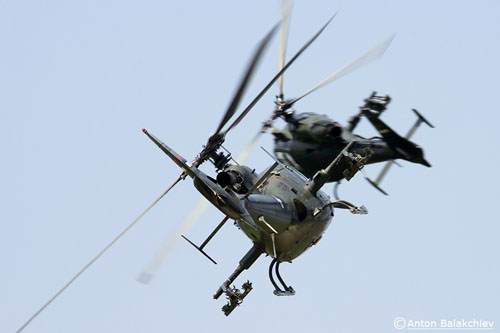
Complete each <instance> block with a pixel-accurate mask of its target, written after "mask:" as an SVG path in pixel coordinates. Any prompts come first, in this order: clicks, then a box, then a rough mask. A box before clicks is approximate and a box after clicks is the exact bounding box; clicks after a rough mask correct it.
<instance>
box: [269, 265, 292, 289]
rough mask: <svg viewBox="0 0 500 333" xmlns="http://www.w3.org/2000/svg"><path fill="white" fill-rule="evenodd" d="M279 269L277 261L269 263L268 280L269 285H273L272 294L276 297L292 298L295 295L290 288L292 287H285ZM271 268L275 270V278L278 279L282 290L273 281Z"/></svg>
mask: <svg viewBox="0 0 500 333" xmlns="http://www.w3.org/2000/svg"><path fill="white" fill-rule="evenodd" d="M279 267H280V262H279V261H278V259H273V261H271V264H270V265H269V279H270V280H271V283H272V284H273V286H274V288H275V289H274V292H273V293H274V294H275V295H276V296H293V295H295V290H294V289H293V288H292V286H287V284H286V283H285V281H283V278H282V277H281V275H280V271H279ZM273 268H274V269H275V273H276V276H277V277H278V280H279V282H280V283H281V285H282V286H283V288H284V290H283V289H281V288H280V287H279V286H278V284H277V283H276V281H274V277H273Z"/></svg>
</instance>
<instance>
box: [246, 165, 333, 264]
mask: <svg viewBox="0 0 500 333" xmlns="http://www.w3.org/2000/svg"><path fill="white" fill-rule="evenodd" d="M307 180H308V179H307V178H306V177H304V175H302V174H301V173H300V172H298V171H297V170H294V169H293V168H291V167H288V166H279V167H277V168H276V169H275V170H274V171H273V173H272V174H271V176H270V177H269V178H268V179H267V180H266V182H265V183H264V184H263V186H262V187H261V189H260V191H259V192H260V193H259V194H251V195H249V196H248V199H247V200H245V207H246V209H247V210H248V212H249V213H250V215H251V216H252V218H253V219H254V221H257V224H258V225H259V230H256V229H255V228H251V227H249V226H248V224H247V223H245V221H243V220H238V222H237V223H238V226H239V227H240V228H241V229H242V230H243V232H244V233H245V234H246V235H247V236H248V237H249V238H250V239H251V240H252V241H253V242H255V243H257V244H259V245H260V246H261V247H262V248H263V250H264V251H265V252H266V253H267V254H269V255H271V256H273V257H274V256H276V258H277V259H278V260H279V261H291V260H293V259H294V258H296V257H298V256H299V255H300V254H302V253H303V252H304V251H305V250H306V249H307V248H308V247H310V246H311V245H313V244H316V243H317V242H318V241H319V239H320V238H321V236H322V234H323V233H324V232H325V230H326V229H327V227H328V225H329V224H330V222H331V219H332V217H333V208H332V207H331V206H328V207H326V208H325V209H324V210H323V211H322V212H321V213H320V214H317V215H316V216H313V213H314V211H315V210H316V209H320V208H322V207H323V206H325V205H326V204H327V203H328V202H329V199H330V198H329V196H328V195H326V194H325V193H323V192H322V191H318V192H317V193H316V194H315V195H313V194H311V193H310V192H308V191H304V185H305V184H306V182H307ZM273 238H274V240H273Z"/></svg>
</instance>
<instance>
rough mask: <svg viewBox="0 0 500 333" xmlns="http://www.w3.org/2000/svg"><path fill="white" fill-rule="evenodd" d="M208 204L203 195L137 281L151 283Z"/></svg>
mask: <svg viewBox="0 0 500 333" xmlns="http://www.w3.org/2000/svg"><path fill="white" fill-rule="evenodd" d="M208 204H209V202H208V200H207V199H205V198H204V197H201V199H200V201H198V204H197V205H196V206H195V208H194V209H193V210H191V212H190V213H189V214H188V215H187V216H186V217H185V218H184V220H183V221H182V222H181V223H180V224H179V225H178V226H177V228H176V229H175V231H174V233H173V234H171V235H170V237H169V238H168V239H167V241H166V242H165V243H164V244H163V245H162V247H161V248H160V249H159V250H158V252H157V253H156V254H155V255H154V257H153V259H152V260H151V261H150V262H149V264H148V265H147V266H146V268H144V270H143V271H142V273H141V274H140V275H139V276H138V277H137V281H139V282H141V283H143V284H149V283H150V282H151V280H152V279H153V278H154V277H155V275H156V274H157V273H158V271H159V269H160V267H161V265H162V264H163V262H165V260H166V259H167V257H168V256H169V255H170V253H171V252H172V251H173V249H174V248H175V247H176V246H177V244H178V243H179V241H180V239H181V235H183V234H185V233H187V232H188V231H189V229H191V227H192V226H193V225H194V223H195V222H196V221H198V220H199V219H200V217H201V215H202V214H203V212H204V211H205V210H206V209H207V207H208Z"/></svg>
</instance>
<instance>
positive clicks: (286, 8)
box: [278, 0, 292, 96]
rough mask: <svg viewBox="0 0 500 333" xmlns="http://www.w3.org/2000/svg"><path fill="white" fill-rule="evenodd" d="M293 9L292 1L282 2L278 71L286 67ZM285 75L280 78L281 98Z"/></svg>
mask: <svg viewBox="0 0 500 333" xmlns="http://www.w3.org/2000/svg"><path fill="white" fill-rule="evenodd" d="M291 9H292V0H282V1H281V30H280V50H279V55H278V71H281V69H282V68H283V66H285V53H286V44H287V43H286V41H287V39H288V28H289V27H290V12H291ZM283 79H284V75H281V76H280V77H279V78H278V87H279V89H280V96H283Z"/></svg>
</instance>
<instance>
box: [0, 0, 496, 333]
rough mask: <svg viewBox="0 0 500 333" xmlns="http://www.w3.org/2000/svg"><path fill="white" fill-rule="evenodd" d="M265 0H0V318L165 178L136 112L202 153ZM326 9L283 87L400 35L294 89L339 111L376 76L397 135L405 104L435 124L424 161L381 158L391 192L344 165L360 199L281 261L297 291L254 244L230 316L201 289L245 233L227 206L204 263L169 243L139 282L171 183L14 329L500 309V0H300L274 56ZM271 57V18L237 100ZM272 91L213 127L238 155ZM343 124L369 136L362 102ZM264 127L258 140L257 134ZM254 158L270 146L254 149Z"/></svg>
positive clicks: (387, 319) (174, 195) (264, 13)
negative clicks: (253, 259)
mask: <svg viewBox="0 0 500 333" xmlns="http://www.w3.org/2000/svg"><path fill="white" fill-rule="evenodd" d="M279 8H280V6H279V1H196V2H195V1H183V2H179V1H150V0H147V1H116V0H100V1H95V0H94V1H55V0H47V1H11V0H0V48H1V49H0V124H1V126H2V131H0V136H1V140H0V142H1V151H2V163H1V173H0V174H1V177H2V182H1V187H0V188H1V190H0V203H1V212H2V224H1V225H2V232H0V259H1V262H2V272H3V273H2V274H1V275H0V295H1V301H0V331H2V332H13V331H15V330H16V329H17V328H19V326H20V325H21V324H22V323H23V322H24V321H25V320H26V319H28V317H29V316H30V315H31V314H33V312H35V311H36V310H37V309H38V308H39V307H40V306H41V305H42V304H43V303H45V302H46V301H47V300H48V299H49V298H50V297H51V296H52V295H53V294H54V293H55V292H57V290H59V288H61V287H62V286H63V285H64V283H66V282H67V281H68V280H69V279H70V278H71V277H72V276H73V275H74V274H75V273H76V272H77V271H78V270H79V269H80V268H81V267H82V266H83V265H84V264H86V263H87V262H88V261H89V260H90V259H91V258H92V257H93V256H94V255H95V254H97V252H99V251H100V249H101V248H102V247H103V246H105V245H106V244H107V243H108V242H109V241H110V240H111V239H112V238H113V237H114V236H115V235H116V234H117V233H118V232H120V231H121V230H122V229H123V228H124V227H125V226H126V225H127V224H128V223H130V222H131V221H132V220H133V219H134V218H135V217H136V216H137V215H138V214H139V213H140V212H141V211H142V210H143V209H144V208H146V207H147V206H148V205H149V203H150V202H151V201H153V200H154V198H155V197H156V196H158V195H159V194H160V193H161V192H162V191H163V190H164V189H165V188H166V187H167V186H168V185H169V184H170V183H171V182H172V181H173V180H174V179H175V178H176V177H177V176H178V174H179V170H178V169H177V167H176V166H175V165H174V164H173V163H171V161H169V160H168V159H167V158H166V156H165V155H164V154H163V153H162V152H161V151H159V150H158V149H157V147H155V146H154V145H153V144H152V143H151V142H150V141H149V140H148V139H147V138H146V137H145V136H144V135H143V134H142V133H141V131H140V129H141V128H142V127H146V128H148V129H149V130H150V131H151V132H152V133H154V134H155V135H156V136H158V137H159V138H161V139H162V140H163V141H165V142H167V143H168V144H169V145H171V146H172V147H173V148H174V149H176V150H177V151H178V152H180V153H182V154H183V155H184V156H185V157H186V158H188V159H191V158H192V157H194V155H195V154H196V153H198V152H199V151H200V148H201V145H202V144H203V143H205V140H206V137H207V136H208V135H209V134H210V133H211V132H213V131H214V130H215V128H216V126H217V124H218V122H219V120H220V118H221V116H222V112H223V111H224V110H225V108H226V106H227V103H228V102H229V99H230V97H231V95H232V93H233V90H234V87H235V85H236V83H237V81H238V80H239V78H240V75H241V72H242V70H243V68H244V66H245V64H246V62H247V60H248V57H249V55H250V53H251V51H252V50H253V48H254V46H255V45H256V43H257V42H258V40H260V38H262V36H264V34H265V33H266V32H267V31H268V30H269V29H270V27H271V26H272V25H273V24H274V23H275V22H276V21H277V20H278V17H279ZM339 9H340V11H339V14H338V15H337V17H336V18H335V19H334V21H333V22H332V24H331V25H330V26H329V27H328V29H327V30H326V31H325V32H324V34H323V35H322V36H321V37H320V38H319V39H318V40H317V41H316V42H315V44H313V45H312V46H311V47H310V49H309V50H308V51H307V52H306V53H305V54H304V56H303V57H301V58H300V59H299V60H298V61H297V62H296V63H295V64H294V66H293V68H291V69H290V70H289V71H288V72H287V74H286V76H285V94H286V96H287V97H294V96H297V95H299V94H301V93H303V92H304V91H305V90H307V89H308V88H310V87H311V86H313V85H314V84H315V83H317V82H318V81H319V80H321V79H323V78H324V77H325V76H326V75H328V74H329V73H330V72H332V71H334V70H335V69H337V68H338V67H340V66H342V65H343V64H345V63H346V62H348V61H349V60H351V59H353V58H354V57H356V56H358V55H360V54H361V53H363V52H364V51H365V50H367V49H368V48H369V47H371V46H373V45H375V44H376V43H378V42H380V41H382V40H384V39H385V38H387V37H388V36H390V35H391V34H393V33H397V35H396V38H395V39H394V41H393V43H392V45H391V46H390V48H389V49H388V51H387V52H386V54H385V55H384V57H383V58H382V59H381V60H379V61H377V62H376V63H374V64H371V65H369V66H367V67H365V68H362V69H360V70H359V71H357V72H355V73H353V74H352V75H349V76H347V77H344V78H342V79H341V80H339V81H336V82H334V83H332V84H331V85H329V86H327V87H325V88H323V89H322V90H319V91H317V92H315V93H314V94H312V95H310V96H308V97H307V98H305V99H304V100H301V101H300V102H299V103H297V105H296V107H295V108H296V109H297V110H298V111H314V112H320V113H326V114H328V115H330V116H331V117H332V118H334V119H336V120H338V121H340V122H341V123H343V124H345V123H346V121H347V119H348V118H349V117H350V116H351V115H352V114H353V113H354V112H356V111H357V107H358V106H359V105H361V104H362V99H363V98H365V97H366V96H368V95H369V94H370V93H371V91H372V90H377V91H378V92H379V93H381V94H390V95H391V97H393V102H392V103H391V104H390V106H389V110H388V111H387V112H386V113H385V114H384V115H383V118H384V119H385V120H386V121H387V122H388V123H389V124H390V125H391V126H392V127H393V128H394V129H396V130H398V131H399V132H400V133H402V134H404V133H406V131H407V130H408V129H409V128H410V126H411V125H412V124H413V122H414V115H413V113H412V112H411V111H410V109H411V108H416V109H418V110H420V112H422V113H423V114H424V115H425V116H426V117H427V118H428V119H429V120H430V121H431V122H432V123H433V124H434V125H435V126H436V128H435V129H430V128H426V127H422V129H421V130H419V131H418V132H417V134H416V135H415V136H414V140H415V142H417V143H419V144H420V145H422V146H423V147H424V149H425V152H426V158H427V159H428V160H429V162H430V163H431V164H432V165H433V167H432V168H430V169H428V168H425V167H423V166H420V165H413V164H409V163H403V164H404V167H403V168H393V170H392V171H391V173H390V174H389V177H388V178H387V179H386V180H385V181H384V182H383V184H382V186H383V188H384V189H385V190H387V191H388V192H389V193H390V196H388V197H384V196H382V195H380V194H379V193H378V192H377V191H376V190H374V189H372V188H371V187H370V186H369V185H368V184H367V183H366V182H365V181H364V180H363V179H362V177H361V175H360V176H358V177H357V178H356V179H354V180H353V181H351V182H350V183H348V184H344V185H342V186H341V188H340V193H341V196H342V198H344V199H346V200H349V201H352V202H354V203H356V204H365V205H366V206H367V208H368V210H369V212H370V213H369V214H368V215H366V216H354V215H350V214H348V213H345V212H337V214H336V216H335V218H334V220H333V223H332V225H331V226H330V229H329V230H328V231H327V233H326V234H325V236H324V238H323V240H322V241H321V242H320V243H319V244H318V245H317V246H315V247H314V248H312V249H310V250H309V251H307V252H306V253H305V254H304V255H303V256H301V257H299V258H297V259H296V260H295V261H294V263H293V264H291V265H290V264H283V265H282V274H283V276H284V277H285V278H286V281H287V282H288V283H290V284H291V285H292V286H293V287H294V288H295V289H296V291H297V295H296V296H294V297H289V298H278V297H275V296H274V295H273V294H272V290H273V288H272V286H271V284H270V283H269V281H268V277H267V268H268V264H269V261H270V260H269V258H265V257H262V258H260V259H259V260H258V261H257V263H256V264H255V265H254V266H253V267H252V268H251V270H249V271H247V272H245V273H244V274H242V275H241V277H240V279H239V280H237V282H238V284H241V283H242V282H244V281H245V280H246V279H249V280H251V281H252V282H253V283H254V290H253V291H252V293H251V294H250V295H249V296H248V297H247V299H246V300H245V302H244V303H243V305H242V306H241V307H240V308H238V309H236V310H235V311H234V312H233V314H232V315H231V316H230V317H229V318H226V317H225V316H224V315H223V314H222V312H221V311H220V307H221V306H222V305H223V302H222V300H221V299H220V300H218V301H214V300H213V299H212V297H211V295H212V293H213V292H214V291H215V290H216V289H217V288H218V286H219V285H220V284H221V283H222V282H223V281H224V280H225V279H226V278H227V277H228V275H229V274H230V273H231V272H232V271H233V270H234V269H235V268H236V266H237V263H238V261H239V259H240V258H241V257H242V256H243V255H244V253H245V252H246V251H247V250H248V249H249V248H250V246H251V243H250V241H249V240H248V239H247V238H246V237H245V235H244V234H243V233H241V232H240V231H239V230H237V229H236V228H234V227H233V226H232V225H231V224H228V225H227V226H225V227H224V229H223V230H222V232H221V233H220V234H218V235H217V236H216V237H215V238H214V240H213V242H212V243H211V244H210V245H209V246H208V247H207V248H206V250H207V252H208V253H210V254H211V255H212V256H213V257H214V258H215V259H216V260H217V261H218V262H219V265H217V266H214V265H213V264H211V263H210V262H209V261H208V260H206V259H205V258H204V257H203V256H201V255H200V254H199V253H198V252H197V251H195V250H194V249H193V248H192V247H190V246H189V245H188V244H185V243H180V245H179V246H178V247H177V248H176V250H175V251H174V253H172V255H171V256H170V257H169V260H168V262H167V263H166V264H165V266H163V268H162V270H161V271H160V272H159V274H158V276H157V277H156V278H155V280H154V281H153V283H152V284H151V285H149V286H144V285H142V284H139V283H137V282H136V280H135V277H136V276H137V275H138V274H139V273H140V272H141V270H142V269H143V268H144V265H145V264H146V263H147V262H148V261H149V259H150V258H151V257H152V256H153V254H154V253H155V251H156V250H157V249H158V248H159V247H160V246H161V244H162V243H163V242H164V241H165V239H167V238H168V236H169V235H170V234H171V233H172V231H173V230H174V229H175V227H176V225H177V223H178V222H180V221H181V220H182V219H183V217H184V216H185V215H186V214H187V213H188V212H189V211H190V209H191V208H192V207H193V205H194V204H195V203H196V202H197V200H198V194H197V192H196V191H195V189H194V188H193V186H192V185H191V183H190V181H185V182H183V183H181V184H180V185H178V186H177V187H176V188H175V189H174V190H173V191H172V192H171V193H170V195H169V196H167V197H166V198H164V199H163V200H162V201H161V202H160V203H159V204H158V205H157V206H156V207H155V208H154V209H153V210H152V211H151V212H150V213H149V214H148V215H147V216H146V217H145V218H144V219H143V220H142V222H141V223H140V224H138V225H137V226H136V227H135V228H134V229H133V230H131V231H130V232H129V233H128V234H127V235H126V236H125V237H124V238H123V239H121V240H120V241H119V242H118V243H117V244H116V245H115V247H113V248H112V249H111V250H110V251H109V252H108V253H107V254H106V255H104V256H103V257H102V258H101V260H99V261H98V262H97V263H96V264H95V265H94V266H92V267H91V268H90V269H89V270H88V271H87V272H86V273H85V274H84V275H82V276H81V278H80V279H78V280H77V281H76V282H75V283H74V284H73V285H72V286H71V287H70V288H69V289H68V290H67V291H66V292H65V293H64V294H62V295H61V296H60V297H59V298H58V299H57V300H56V301H55V302H54V303H53V304H52V305H51V306H50V307H49V308H47V309H46V311H44V312H43V313H42V314H41V315H40V316H39V317H38V318H36V319H35V320H34V321H33V322H32V324H31V325H30V326H29V327H28V328H27V329H26V332H201V331H217V332H235V331H238V332H255V331H257V330H258V331H261V332H267V331H285V330H286V331H288V332H350V331H351V332H367V331H369V332H390V331H393V330H394V327H393V320H394V318H396V317H398V316H403V317H406V318H408V319H414V320H420V319H422V320H440V319H462V318H464V319H474V318H475V319H483V320H494V321H496V322H497V326H498V325H500V315H499V314H500V286H499V283H498V281H500V264H499V262H500V261H499V260H498V256H499V253H500V245H499V241H498V239H499V234H500V226H499V219H498V216H497V210H496V208H497V206H498V199H499V197H500V195H499V194H500V193H499V185H500V184H499V177H498V171H497V168H498V162H499V153H498V142H499V139H500V135H499V134H498V123H499V120H500V116H499V114H500V113H499V110H498V96H499V93H498V89H499V85H498V78H499V77H500V44H499V41H500V19H499V18H500V2H498V1H495V0H490V1H486V0H485V1H482V0H481V1H473V2H466V1H401V0H394V1H392V0H391V1H382V2H381V1H368V0H365V1H362V0H360V1H314V2H310V1H296V3H295V4H294V7H293V12H292V19H291V30H290V39H289V49H288V51H289V53H288V55H291V54H292V52H293V51H295V50H297V49H298V48H299V47H300V45H301V44H302V43H303V42H304V41H305V40H306V39H308V38H309V37H310V36H311V35H312V34H313V33H314V32H315V31H316V30H317V29H318V28H319V27H320V26H321V25H322V24H323V23H324V22H325V21H326V20H327V19H328V18H329V17H330V16H331V15H332V14H333V13H334V12H335V11H337V10H339ZM276 64H277V39H276V38H275V39H274V41H273V46H272V47H270V48H269V50H268V52H267V53H266V56H265V58H264V60H263V62H262V64H261V66H260V68H259V70H258V73H257V75H256V76H255V79H254V80H253V82H252V84H251V88H250V89H249V91H248V93H247V94H246V98H245V101H244V103H243V104H245V103H248V102H249V101H250V100H251V98H253V96H254V95H256V94H257V92H258V91H259V90H260V89H261V88H262V87H263V86H264V85H265V83H266V82H267V80H269V79H270V78H271V77H272V76H273V74H274V72H275V71H276ZM277 91H278V89H277V87H273V88H272V89H271V91H270V92H269V93H268V94H267V95H266V96H265V97H264V98H263V99H262V101H261V102H260V103H259V104H257V106H256V107H255V108H254V109H253V110H252V112H251V113H250V114H249V116H248V117H247V118H246V119H245V120H244V121H243V122H242V123H241V124H240V125H239V126H238V127H237V128H236V129H235V130H234V131H233V132H231V134H230V135H228V137H227V143H226V147H227V148H228V149H230V150H231V151H233V153H234V154H236V153H237V152H238V151H239V150H240V149H241V148H242V147H243V146H244V145H245V143H246V142H247V140H249V138H250V137H251V136H252V135H254V133H255V132H256V131H257V129H258V128H259V125H260V122H261V121H263V120H264V119H265V118H266V117H268V115H269V114H270V112H271V111H272V107H273V100H274V95H275V94H276V93H277ZM277 125H278V126H282V125H283V124H281V123H278V124H277ZM357 133H359V134H361V135H364V136H372V135H375V134H376V133H375V131H374V130H373V129H372V128H370V126H369V124H367V123H366V122H364V123H362V125H361V126H360V127H359V130H358V131H357ZM260 145H262V146H264V147H266V148H268V149H271V148H272V138H271V137H270V136H266V137H263V138H262V139H261V141H260ZM249 163H250V164H251V165H252V166H254V167H255V168H257V170H262V169H264V168H265V167H266V166H268V165H269V164H270V163H271V161H270V159H269V157H267V156H266V155H265V154H264V153H263V152H262V151H260V149H255V150H254V151H253V153H252V156H251V157H250V159H249ZM379 169H380V166H370V167H367V168H366V171H367V172H368V174H369V175H370V176H372V177H374V176H376V174H377V172H378V170H379ZM204 170H206V171H207V172H208V171H210V172H211V168H210V167H209V166H208V165H207V166H205V167H204ZM326 190H327V191H328V192H329V193H331V187H328V188H327V189H326ZM222 217H223V216H222V215H221V213H219V212H218V211H217V210H216V209H213V208H210V209H209V210H208V211H207V212H206V213H205V214H204V215H203V218H202V219H201V221H199V223H198V224H197V225H196V226H195V227H194V228H193V229H191V230H190V231H189V233H188V235H189V237H190V238H191V239H193V240H195V241H197V242H200V241H202V240H203V239H204V238H205V237H206V235H208V233H209V232H210V231H211V230H212V229H213V228H214V226H215V225H216V224H217V223H218V222H219V221H220V220H221V219H222Z"/></svg>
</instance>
